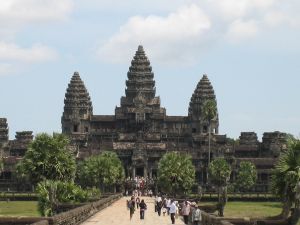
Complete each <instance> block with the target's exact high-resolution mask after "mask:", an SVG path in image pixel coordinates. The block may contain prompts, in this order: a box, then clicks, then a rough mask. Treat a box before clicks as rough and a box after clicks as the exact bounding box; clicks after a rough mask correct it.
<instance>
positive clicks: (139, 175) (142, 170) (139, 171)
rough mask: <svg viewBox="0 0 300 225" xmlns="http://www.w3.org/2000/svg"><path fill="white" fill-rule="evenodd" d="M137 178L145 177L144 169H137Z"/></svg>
mask: <svg viewBox="0 0 300 225" xmlns="http://www.w3.org/2000/svg"><path fill="white" fill-rule="evenodd" d="M136 176H138V177H143V176H144V167H137V168H136Z"/></svg>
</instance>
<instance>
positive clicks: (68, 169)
mask: <svg viewBox="0 0 300 225" xmlns="http://www.w3.org/2000/svg"><path fill="white" fill-rule="evenodd" d="M68 144H69V140H68V138H67V137H66V136H64V135H62V134H55V133H54V134H53V135H52V136H51V135H48V134H46V133H42V134H38V135H37V136H36V138H35V140H34V141H33V142H32V143H31V144H30V145H29V148H28V150H27V152H26V153H25V156H24V158H23V159H22V161H21V162H20V164H18V165H17V173H18V176H19V177H25V176H28V178H29V180H30V181H31V182H32V183H33V184H37V183H38V182H40V181H44V180H61V181H73V180H74V178H75V171H76V162H75V156H73V154H72V153H71V152H70V151H69V149H68Z"/></svg>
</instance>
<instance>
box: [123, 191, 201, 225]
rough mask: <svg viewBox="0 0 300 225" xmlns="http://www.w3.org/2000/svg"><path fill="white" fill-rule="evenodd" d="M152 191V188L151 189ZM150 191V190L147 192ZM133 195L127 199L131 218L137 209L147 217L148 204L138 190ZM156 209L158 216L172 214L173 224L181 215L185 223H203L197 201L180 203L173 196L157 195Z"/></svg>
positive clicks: (194, 224)
mask: <svg viewBox="0 0 300 225" xmlns="http://www.w3.org/2000/svg"><path fill="white" fill-rule="evenodd" d="M149 191H150V190H149ZM147 193H149V192H147ZM132 194H133V195H132V197H131V199H130V200H129V201H127V208H128V209H129V212H130V220H131V219H132V216H133V214H134V211H135V209H137V210H139V211H140V219H141V220H143V219H144V218H145V211H146V210H147V204H146V203H145V201H144V199H142V195H140V192H139V191H138V190H134V191H133V193H132ZM154 210H155V212H157V214H158V216H161V215H163V216H166V215H167V216H170V219H171V222H172V224H175V220H176V219H178V218H179V216H182V217H183V221H184V224H186V225H200V224H201V210H200V209H199V207H198V205H197V204H196V203H195V202H189V201H184V202H182V203H178V202H177V201H174V200H173V199H171V198H168V197H165V196H161V195H158V196H155V200H154Z"/></svg>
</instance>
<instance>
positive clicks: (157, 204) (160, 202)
mask: <svg viewBox="0 0 300 225" xmlns="http://www.w3.org/2000/svg"><path fill="white" fill-rule="evenodd" d="M162 207H163V201H162V199H161V197H158V198H157V203H156V210H157V214H158V215H159V216H160V215H161V208H162Z"/></svg>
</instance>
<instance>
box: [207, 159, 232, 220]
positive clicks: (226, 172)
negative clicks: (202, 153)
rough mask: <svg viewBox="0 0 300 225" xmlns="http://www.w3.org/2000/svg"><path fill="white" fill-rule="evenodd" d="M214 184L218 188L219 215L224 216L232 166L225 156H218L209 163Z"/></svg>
mask: <svg viewBox="0 0 300 225" xmlns="http://www.w3.org/2000/svg"><path fill="white" fill-rule="evenodd" d="M209 173H210V177H211V181H212V184H215V185H216V186H217V188H218V199H219V203H218V205H219V207H218V208H219V216H224V215H223V213H224V207H225V205H226V202H227V186H228V182H229V179H230V174H231V167H230V165H229V164H228V163H227V162H226V160H225V159H224V158H216V159H214V160H213V161H212V162H211V164H210V165H209Z"/></svg>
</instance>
